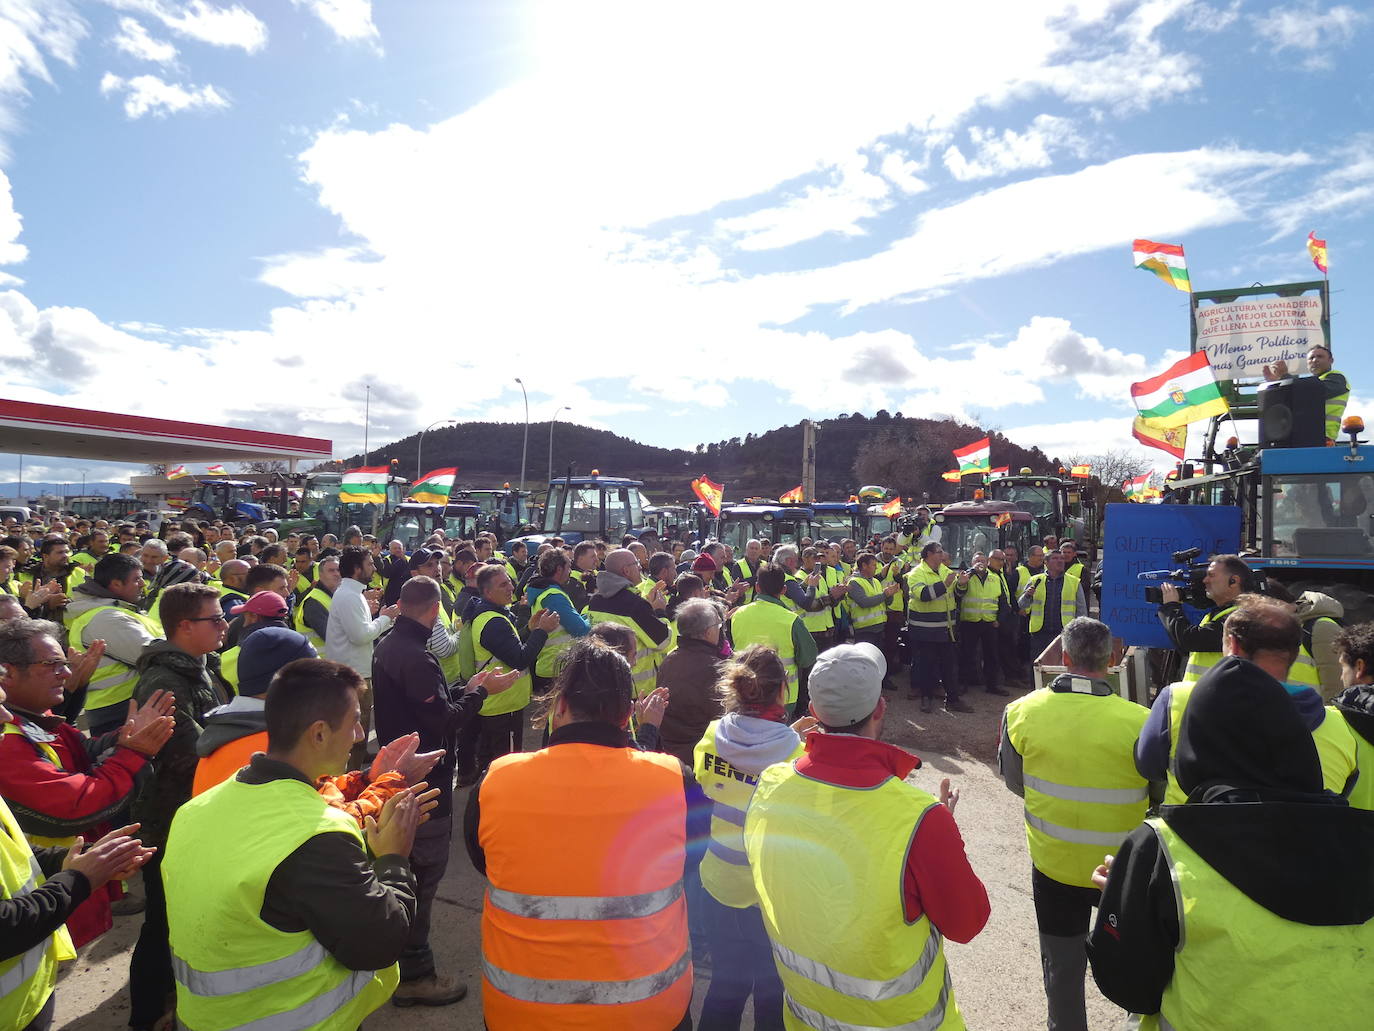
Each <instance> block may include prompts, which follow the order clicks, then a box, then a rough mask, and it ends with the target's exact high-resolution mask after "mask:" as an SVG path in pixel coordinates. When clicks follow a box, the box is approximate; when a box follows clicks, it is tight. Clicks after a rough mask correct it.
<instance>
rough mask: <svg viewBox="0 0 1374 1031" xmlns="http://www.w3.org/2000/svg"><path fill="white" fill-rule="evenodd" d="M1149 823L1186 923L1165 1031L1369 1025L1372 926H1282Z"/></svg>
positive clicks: (1164, 1012) (1373, 999)
mask: <svg viewBox="0 0 1374 1031" xmlns="http://www.w3.org/2000/svg"><path fill="white" fill-rule="evenodd" d="M1146 823H1147V824H1148V826H1149V827H1150V828H1151V830H1153V831H1154V833H1155V837H1156V838H1157V839H1158V841H1159V843H1160V846H1161V849H1162V851H1163V854H1164V857H1165V858H1166V860H1167V861H1168V863H1169V866H1170V867H1171V871H1172V874H1173V876H1172V878H1171V880H1172V886H1173V892H1174V902H1175V906H1176V909H1177V912H1178V922H1179V943H1178V946H1177V947H1176V949H1175V951H1174V954H1173V976H1172V977H1171V978H1170V980H1169V983H1168V984H1167V985H1166V986H1165V988H1164V994H1163V997H1162V999H1161V1000H1160V1015H1161V1017H1162V1018H1163V1019H1162V1020H1161V1021H1160V1026H1161V1027H1167V1026H1173V1027H1176V1028H1178V1029H1179V1031H1198V1029H1212V1028H1295V1029H1296V1028H1304V1029H1305V1028H1314V1029H1315V1028H1356V1027H1367V1026H1368V1025H1369V1014H1371V1013H1374V981H1371V979H1370V978H1369V976H1368V966H1369V956H1370V955H1371V954H1374V920H1369V921H1366V922H1364V923H1362V924H1337V925H1331V926H1319V925H1309V924H1301V923H1297V922H1296V921H1290V920H1285V919H1284V918H1283V917H1280V916H1278V915H1276V914H1274V913H1272V912H1270V911H1269V910H1268V909H1265V908H1264V907H1263V906H1261V905H1260V904H1259V903H1257V902H1255V901H1253V900H1252V899H1250V898H1249V897H1248V896H1247V895H1246V894H1245V893H1244V892H1242V891H1241V890H1240V889H1239V888H1237V887H1236V886H1235V885H1234V884H1232V883H1231V882H1230V881H1228V880H1227V879H1226V877H1225V876H1223V875H1222V874H1221V873H1220V872H1218V871H1217V870H1216V869H1214V868H1213V867H1212V866H1211V865H1210V864H1208V863H1207V862H1206V861H1205V860H1204V859H1203V858H1202V857H1201V856H1199V855H1198V854H1197V852H1195V851H1194V850H1193V849H1192V848H1190V847H1189V845H1188V843H1187V842H1186V841H1184V840H1183V839H1182V838H1181V837H1180V836H1179V835H1178V834H1176V833H1175V832H1174V831H1173V830H1172V829H1171V828H1170V827H1169V825H1168V823H1166V822H1165V821H1163V820H1160V819H1150V820H1147V821H1146ZM1361 1013H1363V1014H1364V1015H1365V1016H1364V1017H1360V1016H1359V1014H1361Z"/></svg>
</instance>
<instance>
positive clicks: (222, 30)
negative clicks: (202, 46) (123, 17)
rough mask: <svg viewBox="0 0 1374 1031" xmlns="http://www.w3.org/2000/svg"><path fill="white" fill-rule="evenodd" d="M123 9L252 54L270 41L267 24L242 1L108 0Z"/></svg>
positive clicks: (179, 32)
mask: <svg viewBox="0 0 1374 1031" xmlns="http://www.w3.org/2000/svg"><path fill="white" fill-rule="evenodd" d="M105 2H106V3H108V4H109V5H110V6H112V7H115V8H118V9H119V10H122V11H134V12H136V13H138V14H144V15H147V16H148V17H150V18H156V19H157V20H158V21H160V22H162V24H163V25H165V26H166V27H167V28H168V29H170V30H171V31H173V32H175V33H176V34H177V35H179V36H185V37H186V38H187V39H194V40H197V41H199V42H201V43H209V44H210V45H211V46H217V47H237V48H239V49H240V50H245V51H247V52H248V53H250V54H254V53H257V52H258V51H259V50H261V49H262V48H263V47H265V46H266V45H267V26H266V25H264V24H263V23H262V21H261V20H259V18H258V16H257V15H255V14H254V13H253V12H252V11H250V10H248V8H246V7H244V6H243V5H242V4H237V3H236V4H232V5H230V6H227V7H222V6H219V5H218V4H214V3H210V2H209V0H185V2H178V0H105Z"/></svg>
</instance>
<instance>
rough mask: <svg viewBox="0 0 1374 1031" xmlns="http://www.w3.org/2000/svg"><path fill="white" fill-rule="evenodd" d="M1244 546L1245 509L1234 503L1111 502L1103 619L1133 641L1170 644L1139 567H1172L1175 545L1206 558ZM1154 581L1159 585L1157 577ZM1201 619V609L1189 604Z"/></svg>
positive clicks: (1105, 532) (1143, 569)
mask: <svg viewBox="0 0 1374 1031" xmlns="http://www.w3.org/2000/svg"><path fill="white" fill-rule="evenodd" d="M1239 546H1240V509H1239V508H1236V507H1235V506H1232V505H1140V504H1124V505H1108V506H1107V507H1106V509H1105V513H1104V518H1103V530H1102V622H1104V623H1106V624H1107V625H1108V626H1109V627H1111V628H1112V633H1113V634H1115V635H1116V636H1117V637H1119V638H1121V639H1122V640H1123V641H1125V642H1126V643H1127V644H1128V645H1130V644H1134V645H1141V646H1144V647H1149V648H1169V647H1172V645H1170V643H1169V635H1168V634H1166V633H1165V632H1164V625H1163V624H1162V623H1160V621H1159V617H1158V616H1157V615H1156V614H1155V613H1156V612H1157V611H1158V609H1159V606H1157V605H1151V604H1150V603H1149V602H1147V601H1146V600H1145V587H1146V585H1145V584H1144V583H1142V582H1141V581H1139V580H1137V579H1136V574H1137V573H1144V572H1148V571H1150V570H1153V569H1173V568H1175V567H1176V566H1177V563H1175V562H1173V561H1172V560H1171V559H1170V556H1171V555H1172V554H1173V553H1174V552H1176V551H1183V550H1185V549H1187V548H1200V549H1201V550H1202V558H1203V559H1206V558H1207V557H1209V556H1211V555H1221V554H1226V553H1228V552H1230V553H1234V552H1235V551H1236V550H1237V549H1238V548H1239ZM1152 586H1156V587H1157V586H1159V585H1158V584H1157V583H1156V584H1153V585H1152ZM1189 615H1190V617H1191V618H1192V619H1193V620H1194V621H1196V620H1197V619H1199V618H1200V617H1201V613H1200V612H1196V611H1193V610H1191V609H1189Z"/></svg>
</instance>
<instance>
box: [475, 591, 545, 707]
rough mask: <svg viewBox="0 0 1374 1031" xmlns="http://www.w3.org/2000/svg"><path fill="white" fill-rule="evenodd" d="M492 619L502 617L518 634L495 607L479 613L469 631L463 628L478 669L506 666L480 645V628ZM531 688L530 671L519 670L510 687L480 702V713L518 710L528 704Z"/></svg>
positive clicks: (507, 618) (512, 624) (500, 668)
mask: <svg viewBox="0 0 1374 1031" xmlns="http://www.w3.org/2000/svg"><path fill="white" fill-rule="evenodd" d="M493 619H504V620H505V621H506V622H507V623H509V624H510V629H511V633H513V634H515V635H516V638H517V639H518V638H519V636H520V635H519V634H518V633H517V632H516V629H515V624H514V623H513V622H511V619H510V617H509V616H507V615H506V614H505V613H504V612H497V611H496V610H495V609H487V610H486V611H484V612H482V613H480V614H479V615H478V616H477V618H476V619H474V620H473V621H472V627H471V629H470V631H467V630H465V631H464V632H465V633H466V632H470V633H471V634H472V654H473V657H474V658H475V659H476V660H477V668H478V669H482V668H484V667H486V668H490V669H493V670H498V671H505V670H506V667H505V666H503V665H502V664H501V663H500V662H497V661H496V656H494V655H492V653H491V652H489V651H487V650H486V649H485V648H483V647H482V630H483V629H484V628H485V627H486V625H487V624H488V623H490V622H491V621H492V620H493ZM533 688H534V681H533V680H532V679H531V678H530V671H529V670H523V671H521V673H520V678H519V679H518V680H516V682H515V684H514V685H513V686H512V687H510V688H508V689H507V690H505V691H502V692H501V693H500V694H494V695H488V696H487V700H486V701H484V702H483V703H482V709H481V715H483V716H501V715H503V714H505V713H508V712H518V711H519V710H521V709H523V708H524V707H525V706H527V705H529V704H530V695H531V694H532V693H533Z"/></svg>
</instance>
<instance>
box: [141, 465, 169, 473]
mask: <svg viewBox="0 0 1374 1031" xmlns="http://www.w3.org/2000/svg"><path fill="white" fill-rule="evenodd" d="M143 468H145V469H147V470H148V475H149V476H166V475H167V463H166V462H149V463H148V464H147V465H145V466H144V467H143Z"/></svg>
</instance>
